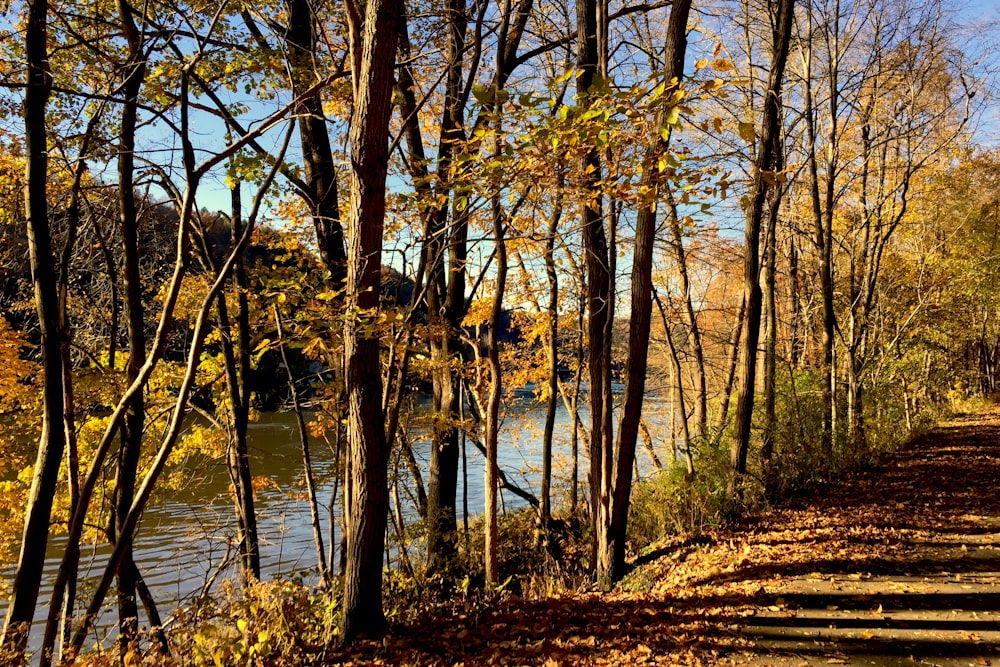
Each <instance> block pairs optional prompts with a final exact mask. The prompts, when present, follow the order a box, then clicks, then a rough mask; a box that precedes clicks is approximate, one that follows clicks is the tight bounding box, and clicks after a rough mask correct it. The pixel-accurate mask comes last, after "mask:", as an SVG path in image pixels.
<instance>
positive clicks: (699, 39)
mask: <svg viewBox="0 0 1000 667" xmlns="http://www.w3.org/2000/svg"><path fill="white" fill-rule="evenodd" d="M958 10H959V7H958V5H957V4H949V2H948V0H865V1H862V0H809V1H807V0H711V1H709V2H705V3H697V2H692V0H673V1H672V2H650V3H645V4H630V3H628V2H622V3H619V2H610V0H576V2H573V3H559V2H557V3H540V2H535V0H502V1H498V2H496V3H493V2H489V1H488V0H471V2H467V1H466V0H445V2H442V3H437V4H435V3H427V2H420V1H418V0H410V1H409V2H404V0H370V1H369V2H365V3H359V2H356V1H355V0H347V1H346V2H344V3H325V2H323V1H322V0H319V1H314V2H308V1H307V0H281V1H279V2H275V3H269V4H258V5H254V6H249V5H245V4H242V3H228V2H214V1H212V0H209V1H207V2H193V3H191V2H189V3H180V4H178V3H173V2H169V1H166V2H165V1H163V0H152V1H151V2H147V3H144V4H135V3H131V2H129V0H115V2H111V3H104V4H100V3H97V4H94V3H89V4H88V3H83V2H54V3H50V2H48V0H25V1H23V2H15V3H13V4H11V6H10V9H9V10H8V11H7V12H6V14H5V15H4V19H3V23H0V84H2V85H0V90H2V93H0V147H2V152H0V172H2V174H3V178H2V180H0V235H2V236H0V239H2V243H0V252H2V253H3V262H2V265H0V281H2V294H0V313H2V317H0V447H2V451H3V456H2V460H3V461H4V463H3V478H2V481H0V548H2V549H4V550H5V552H6V553H8V555H9V557H8V562H10V563H12V564H13V563H14V562H15V559H16V570H15V569H14V567H13V565H12V567H11V568H10V569H9V570H10V573H11V576H9V577H6V579H7V580H9V590H5V591H4V592H5V593H9V596H10V607H9V610H8V613H7V616H6V622H5V626H4V630H3V638H2V652H3V655H4V656H5V657H6V658H8V659H10V660H14V661H18V662H24V661H26V660H27V659H28V656H29V654H30V655H31V656H32V658H31V659H32V660H36V659H37V660H38V662H39V664H41V665H49V664H52V663H58V664H69V663H71V662H73V661H74V660H75V659H76V658H77V656H78V655H79V654H80V652H81V651H82V650H83V649H84V647H85V644H87V642H88V641H92V639H88V637H90V636H92V635H91V632H92V629H93V625H94V624H95V623H96V622H98V619H99V617H100V615H101V613H102V611H103V610H105V608H106V607H109V606H110V605H112V604H113V605H114V606H115V607H116V613H117V637H118V640H117V641H116V642H115V646H116V647H117V648H116V649H115V650H116V651H117V653H116V655H117V656H118V657H119V658H120V660H122V661H124V662H127V661H128V660H134V659H138V658H137V656H140V655H147V656H152V655H160V654H169V653H170V652H171V651H172V650H173V649H172V648H171V647H172V641H173V640H172V639H171V636H170V633H171V632H176V633H183V632H185V631H189V630H190V627H198V626H197V624H198V622H200V621H199V618H198V616H197V614H192V615H191V616H190V617H189V622H190V623H191V624H192V626H190V627H187V628H186V629H182V630H176V629H168V627H176V626H181V627H182V628H183V627H184V626H183V622H182V621H177V620H176V618H175V620H174V621H171V622H166V620H167V619H166V618H165V617H164V616H162V614H163V612H165V611H166V612H171V611H172V610H162V609H158V606H157V600H156V599H155V596H154V594H153V592H151V591H150V589H149V587H148V586H147V585H146V583H145V581H144V579H143V573H142V571H143V565H142V563H141V562H139V559H137V558H136V557H135V555H134V551H135V545H137V544H141V542H142V540H143V530H142V517H143V513H144V511H145V510H146V509H147V507H149V506H150V504H151V503H156V502H158V501H159V500H162V499H164V498H168V497H169V496H170V494H171V492H172V489H176V488H177V485H178V484H182V483H183V482H182V481H179V480H183V479H184V477H185V475H189V474H190V472H189V468H186V466H190V465H193V464H192V463H191V461H219V462H221V463H222V464H223V465H224V466H225V467H226V470H227V471H228V475H229V479H230V482H231V484H230V491H229V497H230V498H231V501H232V506H233V510H232V522H231V525H230V532H231V534H233V535H234V536H235V538H234V540H233V544H234V545H235V550H236V554H235V555H234V556H233V557H232V558H231V559H230V560H227V561H226V562H224V563H221V564H220V572H225V574H224V577H226V578H228V579H232V580H233V581H235V582H237V587H242V589H243V591H244V595H245V596H246V599H247V600H257V598H256V597H254V596H257V595H260V592H259V589H258V588H256V586H257V585H258V584H257V582H258V581H259V580H261V579H267V578H268V577H267V575H266V573H262V567H261V549H262V547H261V543H262V538H261V536H260V535H259V531H258V508H257V507H255V494H256V493H257V490H258V489H259V488H262V487H263V486H264V485H266V484H267V483H268V482H267V479H268V471H267V470H255V469H253V465H252V457H251V456H250V453H251V448H252V446H251V444H250V436H249V434H248V433H249V428H250V426H251V425H252V424H253V422H254V420H255V419H257V417H258V415H259V414H260V412H261V411H273V410H294V412H295V413H296V415H297V426H298V433H297V434H296V437H297V438H298V439H299V441H300V443H301V450H302V466H303V471H302V479H303V484H302V487H301V491H298V490H296V491H295V492H296V493H303V494H305V496H306V497H307V498H308V500H309V502H310V506H311V529H312V534H313V535H314V541H315V544H316V550H315V556H314V557H315V559H316V569H315V571H314V572H312V573H311V574H315V575H316V576H315V577H313V579H314V581H312V582H311V584H314V586H312V587H305V588H304V589H303V590H306V591H308V595H315V596H318V597H317V598H316V600H319V601H314V602H312V603H310V604H315V605H316V606H317V609H319V610H321V611H319V612H318V616H317V618H316V619H314V620H315V627H311V628H310V629H309V631H308V632H305V631H303V630H302V629H301V628H299V629H297V630H296V632H297V633H299V634H300V635H301V643H302V645H303V646H306V648H303V649H302V650H303V651H306V652H308V651H312V652H313V653H311V654H310V655H326V653H325V652H326V651H327V650H328V647H330V646H333V645H335V644H337V643H349V642H350V641H352V640H353V639H355V638H356V637H358V636H362V635H363V636H378V635H380V634H381V633H383V632H384V631H385V630H386V629H387V627H388V620H387V613H388V614H389V615H390V616H396V615H398V614H401V613H404V612H401V611H400V610H399V609H395V608H392V607H393V605H396V604H397V602H390V601H389V593H388V592H387V591H386V589H385V582H386V581H391V582H392V590H393V591H394V593H393V595H400V593H399V591H400V590H403V591H406V592H405V593H404V594H402V595H401V597H403V598H405V597H407V596H410V597H411V602H412V604H411V605H410V607H408V609H409V610H410V611H407V612H405V613H410V612H413V613H416V611H415V610H417V609H419V608H421V605H424V604H431V602H426V600H432V601H433V604H440V603H442V601H447V600H452V599H457V598H464V597H467V596H468V595H469V594H470V593H469V591H470V590H480V591H484V594H488V593H489V592H491V591H497V590H503V589H504V588H506V587H508V586H513V587H518V589H519V590H527V589H526V586H527V582H528V581H530V580H531V578H532V577H536V578H537V577H542V578H544V579H546V580H548V581H550V584H549V587H552V586H556V585H557V584H556V583H555V582H561V583H559V584H558V585H569V584H568V583H567V582H572V581H576V582H577V584H579V585H585V584H593V583H596V585H597V586H599V587H601V588H604V589H606V588H609V587H611V586H613V585H614V584H615V582H617V581H618V580H620V579H621V577H622V576H623V575H624V574H625V573H626V572H627V570H628V560H629V558H631V557H633V556H634V555H635V554H636V553H638V552H639V551H640V550H641V549H643V548H644V547H646V546H647V545H648V544H649V543H651V542H653V541H655V540H657V539H659V538H661V537H663V535H664V534H666V533H667V532H671V531H672V532H680V533H697V532H698V531H699V530H700V529H702V528H703V527H705V526H706V525H708V524H714V523H717V522H719V521H723V520H725V519H727V518H732V517H734V516H737V515H739V514H740V513H741V512H743V511H745V510H747V509H750V508H754V507H759V506H762V505H765V504H767V503H773V502H777V501H779V500H780V499H781V498H783V497H786V496H787V495H788V494H789V493H792V492H794V491H796V490H799V489H802V488H806V487H809V486H810V485H813V484H815V483H817V482H828V481H830V480H834V479H837V478H838V477H839V476H840V475H841V474H843V473H844V472H845V471H847V470H850V469H854V468H857V467H859V466H862V465H864V464H866V463H868V462H870V461H873V460H876V459H877V458H878V457H879V456H880V455H882V454H884V453H886V452H889V451H892V450H893V448H894V447H896V446H897V445H899V444H900V443H902V442H903V441H905V440H906V439H907V438H908V437H909V435H910V434H911V433H912V432H914V431H915V430H916V429H919V428H920V427H921V426H922V425H924V424H926V423H927V422H928V420H932V419H933V418H934V417H935V415H937V414H939V413H940V412H941V411H942V410H944V409H947V408H949V407H954V406H955V405H958V404H959V403H961V402H962V401H965V400H968V399H970V398H974V397H990V396H993V395H994V394H995V393H996V392H997V389H998V386H997V385H998V382H1000V281H998V280H997V278H996V276H997V275H998V268H1000V259H998V253H997V247H996V246H997V243H998V232H1000V189H998V185H1000V151H998V150H997V149H996V148H994V147H993V144H992V143H991V141H992V140H991V136H992V135H991V133H992V132H994V131H995V128H994V126H993V123H994V122H995V121H994V116H995V109H994V107H993V106H991V105H993V104H994V102H995V93H996V92H997V91H996V79H995V71H994V68H993V67H994V65H995V63H994V62H993V60H991V58H992V57H993V56H992V51H991V50H992V49H993V43H994V40H995V34H996V33H995V26H993V25H991V24H988V23H986V22H985V21H984V20H983V19H982V17H975V16H969V15H963V14H961V13H959V11H958ZM525 389H527V390H530V391H531V393H532V398H531V399H530V400H531V401H532V402H533V404H536V405H538V406H540V407H542V408H543V413H544V417H543V418H542V420H541V426H540V432H539V433H537V434H535V435H534V438H535V439H536V440H537V445H538V448H539V449H540V451H541V454H540V460H541V463H540V466H539V467H540V470H539V471H538V483H537V485H534V484H532V485H531V486H530V488H525V487H523V486H522V485H520V484H519V483H518V482H516V481H514V480H512V479H511V476H510V475H509V471H506V472H505V471H504V470H503V469H502V468H501V467H500V465H499V462H498V461H499V458H498V457H499V453H500V452H502V451H504V449H505V448H509V447H512V446H513V445H512V443H510V442H506V441H505V438H504V430H503V423H504V420H505V419H506V418H507V415H509V414H510V413H511V412H512V411H514V410H515V409H516V408H515V406H516V405H518V400H519V399H518V394H519V393H523V392H524V390H525ZM421 397H427V400H428V402H429V404H430V405H429V407H427V406H423V407H421V405H420V401H419V399H420V398H421ZM654 400H655V402H656V403H657V405H659V406H661V409H662V406H664V405H665V406H667V407H666V409H667V410H668V416H667V417H663V418H660V420H659V422H658V426H651V423H652V421H651V420H652V417H651V414H652V408H651V407H650V405H651V402H652V401H654ZM560 410H564V411H565V413H566V414H567V415H568V419H569V426H568V427H564V426H565V425H559V424H557V412H558V411H560ZM558 431H563V432H561V433H560V432H558ZM560 438H563V441H568V442H569V443H570V444H569V446H570V447H571V451H572V455H571V456H570V457H569V460H568V461H564V460H560V459H558V458H557V457H556V456H554V454H553V443H555V442H557V441H559V440H560ZM421 439H427V440H429V441H430V444H429V447H428V449H429V456H428V460H427V461H422V460H420V457H419V456H418V455H417V454H415V451H416V447H415V443H416V442H418V441H420V440H421ZM320 443H322V446H319V444H320ZM469 445H471V446H472V447H474V448H477V449H479V450H481V451H482V452H483V456H484V460H485V469H484V470H483V471H482V472H483V476H484V477H483V478H484V480H485V481H484V487H483V488H484V496H485V502H484V506H483V507H481V508H478V507H477V508H467V507H464V506H463V503H462V501H461V497H460V493H459V492H460V489H466V491H465V493H467V488H468V485H469V477H470V475H477V474H478V471H475V470H472V471H470V470H469V467H468V461H469V456H467V450H468V451H469V452H471V451H472V448H471V447H469ZM640 457H644V458H642V460H643V461H645V460H646V459H649V461H650V462H651V464H650V465H651V466H652V467H653V469H654V470H653V471H652V474H650V472H646V473H644V474H642V475H641V478H642V479H641V481H637V480H639V479H640V475H639V462H638V461H639V459H640ZM320 459H322V460H324V461H330V462H332V466H333V468H334V469H335V470H337V473H336V474H335V475H334V477H335V478H336V479H335V480H333V482H332V483H333V487H332V488H333V491H332V494H331V495H332V498H330V499H327V498H320V497H319V494H318V491H317V488H318V485H319V484H320V482H323V481H324V480H317V479H316V475H315V473H314V465H315V462H316V461H317V460H320ZM643 465H645V464H643ZM327 481H328V480H327ZM504 492H507V495H508V497H517V498H518V499H520V500H521V501H524V504H525V505H526V508H523V509H519V510H508V508H507V507H506V506H505V505H503V498H502V494H503V493H504ZM401 497H402V498H406V499H408V501H407V503H404V502H403V501H401ZM404 505H406V506H404ZM636 505H638V507H636ZM501 507H503V509H501ZM470 512H471V513H472V514H475V515H479V518H478V519H476V518H475V517H474V518H473V520H472V522H471V523H470V519H469V513H470ZM480 513H481V515H480ZM525 516H528V517H530V519H529V520H528V521H527V522H525V520H524V517H525ZM519 522H520V523H519ZM518 526H520V527H518ZM525 526H528V527H525ZM53 534H60V535H64V536H65V541H61V542H60V545H62V544H65V547H64V548H63V547H60V549H59V553H58V554H55V555H53V554H52V551H51V548H50V546H51V544H50V540H49V538H50V536H51V535H53ZM94 542H99V543H102V544H108V545H110V548H109V553H110V556H109V557H108V558H107V559H106V560H105V561H103V562H102V563H101V564H100V565H99V566H98V567H99V571H100V574H99V575H98V576H97V577H96V579H93V578H91V579H88V580H87V581H86V582H85V584H86V585H81V575H80V566H81V563H80V561H81V546H82V545H85V544H88V543H94ZM18 549H19V550H20V551H19V552H18V551H17V550H18ZM17 553H19V555H18V556H15V554H17ZM46 554H48V558H49V559H52V558H56V559H57V560H59V561H60V565H59V567H58V570H55V569H54V568H46ZM526 554H530V555H526ZM227 558H229V554H228V553H227ZM386 563H389V564H388V565H385V564H386ZM48 570H52V571H48ZM48 581H51V582H52V583H51V588H49V584H48V583H45V582H48ZM286 583H287V582H286ZM5 585H6V584H5ZM43 589H44V591H45V594H44V595H43V594H41V593H40V592H41V591H43ZM49 591H51V592H49ZM213 594H217V595H218V596H219V597H218V599H219V600H221V599H222V597H224V596H222V595H221V594H220V593H219V592H218V589H216V590H215V591H214V592H213ZM274 595H276V596H278V597H280V595H279V594H278V593H275V594H274ZM303 595H306V593H303ZM111 597H113V598H114V602H113V603H112V602H111V601H110V599H109V598H111ZM418 598H419V600H423V601H416V602H414V601H413V600H416V599H418ZM258 603H259V604H265V603H263V602H259V601H258V602H255V603H254V604H258ZM199 604H200V603H199ZM247 604H249V603H247ZM399 604H403V603H399ZM390 612H391V613H390ZM251 617H252V613H251V612H249V611H248V612H247V617H246V619H244V620H243V626H242V627H240V629H239V633H244V632H245V631H246V628H247V627H248V625H247V624H248V623H249V622H250V621H251ZM206 618H207V617H206ZM202 620H204V619H202ZM255 622H256V621H255ZM33 624H35V628H36V629H35V630H32V626H33ZM43 624H44V631H42V630H41V629H40V628H41V627H42V625H43ZM254 627H256V626H254ZM261 631H262V632H266V633H269V632H270V631H271V628H267V627H264V628H262V630H261ZM33 634H37V635H38V639H37V640H36V639H31V637H32V636H33ZM199 636H201V635H199ZM268 636H269V637H270V635H268ZM258 639H259V637H258ZM206 641H208V640H206ZM224 643H225V642H223V640H219V646H221V645H223V644H224ZM230 644H231V642H230ZM276 645H277V644H275V642H274V641H270V643H269V640H268V639H267V638H265V639H263V640H259V641H258V642H257V644H255V645H254V646H256V650H257V651H258V652H259V653H260V652H264V651H266V650H272V651H274V650H277V649H275V648H274V647H275V646H276ZM241 646H243V645H242V644H241ZM247 646H249V644H248V645H247ZM247 646H244V648H247ZM266 646H270V647H271V648H270V649H267V648H266ZM216 649H218V650H222V649H219V647H218V646H214V645H211V642H209V645H208V647H207V648H205V647H202V648H199V649H198V650H199V651H202V652H203V653H204V655H202V653H197V652H196V653H195V654H192V656H189V657H190V658H191V659H192V660H195V661H198V660H202V661H203V662H204V664H212V661H213V660H216V661H217V660H218V659H220V658H218V654H214V653H212V651H215V650H216ZM225 650H226V651H230V652H231V651H233V650H235V649H234V648H233V646H232V645H228V646H227V647H226V648H225ZM247 650H249V648H247ZM296 650H298V649H296ZM261 654H263V653H261ZM225 655H227V656H232V655H235V654H232V653H226V654H225ZM248 655H249V654H248ZM130 656H131V657H130ZM223 659H225V658H223ZM234 659H235V658H234ZM286 659H288V660H290V661H293V662H294V660H296V658H293V657H288V656H286ZM289 664H292V662H290V663H289ZM295 664H297V663H295Z"/></svg>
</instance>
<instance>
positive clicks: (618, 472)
mask: <svg viewBox="0 0 1000 667" xmlns="http://www.w3.org/2000/svg"><path fill="white" fill-rule="evenodd" d="M690 9H691V1H690V0H676V1H675V2H674V5H673V8H672V9H671V11H670V20H669V23H668V25H667V44H666V53H665V56H664V58H665V61H666V71H664V73H663V82H664V84H665V85H666V87H667V89H668V90H670V89H671V87H672V86H674V85H676V86H677V87H680V85H681V80H682V79H683V76H684V54H685V52H686V51H687V22H688V13H689V11H690ZM674 82H676V83H674ZM665 119H666V111H665V110H664V111H661V112H660V113H659V114H657V118H656V127H654V128H653V133H654V138H653V139H652V141H650V143H649V144H648V146H647V148H646V155H645V157H644V159H643V177H642V184H643V185H645V186H646V187H648V188H649V191H650V192H651V193H656V192H658V191H659V179H660V174H659V173H658V170H657V160H658V158H659V157H660V156H662V155H664V154H665V153H666V152H667V151H669V150H670V134H669V129H668V131H667V132H668V133H667V135H666V137H664V133H663V128H664V124H665ZM654 196H655V195H654ZM655 236H656V203H655V199H654V200H653V201H651V202H649V203H647V204H645V205H643V206H642V207H641V208H640V209H639V213H638V216H637V218H636V225H635V248H634V249H633V253H632V309H631V310H632V315H631V318H630V321H629V337H628V360H627V361H626V376H625V402H624V405H623V406H622V419H621V426H620V428H619V429H618V456H617V459H616V461H615V480H614V490H613V497H612V501H611V525H610V526H609V527H608V538H607V539H608V542H609V544H610V547H609V551H610V555H611V561H610V563H607V564H606V563H605V562H604V561H603V560H602V559H601V558H599V559H598V571H597V576H598V580H605V579H608V578H610V579H611V580H612V581H616V580H618V579H620V578H621V577H622V576H624V574H625V540H626V530H627V527H628V509H629V502H630V499H631V496H632V468H633V466H634V464H635V447H636V442H637V438H638V434H639V422H640V421H641V420H642V402H643V397H644V394H645V387H646V361H647V358H648V355H649V332H650V323H651V321H652V310H653V241H654V239H655ZM609 289H610V285H609ZM685 296H686V297H687V299H688V301H689V302H690V293H687V294H686V295H685ZM610 342H611V341H610V340H608V341H607V343H608V344H610ZM609 356H610V355H609ZM609 380H610V378H609ZM678 381H680V377H679V376H678ZM607 415H608V417H609V418H610V416H611V410H610V406H609V408H608V411H607ZM683 418H684V419H686V418H687V417H686V415H685V416H684V417H683ZM703 418H704V412H700V413H699V420H701V419H703ZM699 424H700V421H699ZM699 428H703V425H701V424H700V426H699ZM598 534H599V535H600V529H599V531H598ZM605 566H607V569H602V568H604V567H605Z"/></svg>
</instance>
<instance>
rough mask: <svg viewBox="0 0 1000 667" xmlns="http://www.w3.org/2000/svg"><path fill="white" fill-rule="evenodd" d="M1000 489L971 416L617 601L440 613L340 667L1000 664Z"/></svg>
mask: <svg viewBox="0 0 1000 667" xmlns="http://www.w3.org/2000/svg"><path fill="white" fill-rule="evenodd" d="M998 485H1000V413H996V412H994V413H991V414H986V415H971V416H965V417H957V418H954V419H952V420H950V421H948V422H945V423H942V424H941V425H940V426H938V427H937V428H935V429H933V430H932V431H930V432H929V433H928V434H927V435H925V436H923V437H921V438H919V439H917V440H915V441H914V442H912V443H911V444H909V445H908V446H907V447H905V448H904V449H903V450H901V451H900V452H898V453H897V454H896V455H895V456H893V457H892V458H891V459H890V460H888V461H887V462H886V463H885V464H884V465H882V466H880V467H878V468H876V469H872V470H868V471H865V472H863V473H860V474H857V475H855V476H852V477H851V478H850V479H848V480H845V481H844V482H842V483H839V484H836V485H830V486H827V487H824V488H822V489H819V490H818V491H816V492H815V493H814V494H812V495H810V496H809V497H802V498H798V499H794V500H793V501H791V502H790V503H788V504H786V505H785V506H783V507H781V508H778V509H774V510H772V511H769V512H766V513H762V514H758V515H755V516H752V517H749V518H748V519H746V520H745V521H744V522H743V523H742V524H741V525H739V526H733V527H730V528H727V529H724V530H721V529H720V530H716V531H713V532H710V533H708V534H706V535H703V536H701V537H699V538H698V539H696V540H686V541H680V540H678V541H676V542H673V543H665V544H664V545H662V546H661V547H660V548H658V549H657V550H656V551H655V552H653V553H651V554H649V555H646V556H644V557H642V558H640V559H639V563H637V565H636V568H635V570H634V571H633V572H632V573H631V574H630V575H629V576H628V577H627V578H626V580H625V582H624V584H623V585H622V586H621V587H620V588H619V589H616V590H615V591H614V592H611V593H598V592H589V593H574V594H561V595H557V596H553V597H550V598H545V599H540V600H524V599H518V598H508V599H502V600H500V601H499V602H497V603H496V604H495V605H493V606H492V607H491V608H489V609H484V610H481V611H477V612H467V613H463V612H455V613H454V614H453V615H451V616H441V615H438V616H436V617H429V618H427V619H425V620H423V621H420V622H419V623H417V624H415V625H411V626H407V627H403V628H398V629H397V630H396V631H395V632H393V633H392V634H391V635H390V636H389V637H387V638H386V639H385V640H383V641H381V642H379V643H367V642H366V643H362V644H361V645H359V646H357V647H356V648H355V649H354V650H353V651H352V652H351V654H350V655H346V656H344V655H342V656H340V660H342V661H346V662H348V663H351V662H354V663H355V664H387V665H449V666H450V665H456V664H464V665H545V666H546V667H555V666H557V665H563V666H569V665H622V664H647V665H658V664H668V665H831V664H835V665H948V666H951V665H997V666H1000V489H998ZM355 651H356V652H355Z"/></svg>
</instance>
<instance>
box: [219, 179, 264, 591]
mask: <svg viewBox="0 0 1000 667" xmlns="http://www.w3.org/2000/svg"><path fill="white" fill-rule="evenodd" d="M241 200H242V198H241V196H240V184H239V183H237V184H236V186H235V187H234V188H233V190H232V202H233V205H232V216H231V220H232V223H233V238H234V239H236V238H239V236H240V235H242V234H243V221H242V218H243V216H242V211H241V209H242V203H241ZM243 259H244V253H243V252H240V254H239V255H238V256H237V258H236V265H235V267H234V282H235V284H236V289H237V294H238V296H237V313H236V319H237V332H238V334H237V340H236V345H235V350H234V345H233V337H232V328H231V326H230V321H229V314H228V308H227V302H226V295H225V293H220V294H219V305H218V309H219V320H220V322H219V326H220V327H221V329H222V334H223V335H222V345H223V356H224V357H225V362H226V388H227V391H228V393H229V411H230V417H231V419H232V422H233V433H232V437H231V438H230V441H229V447H228V450H227V456H226V459H227V467H228V468H229V479H230V481H231V482H232V484H233V489H234V491H235V493H234V494H233V496H234V498H233V500H234V503H235V506H236V525H237V539H238V541H239V554H240V560H241V562H242V565H243V581H244V584H247V583H250V582H252V581H256V580H258V579H260V542H259V540H258V537H257V514H256V510H255V508H254V498H253V494H254V491H253V479H252V476H251V474H250V456H249V450H248V447H247V429H248V427H249V419H250V405H249V400H250V395H249V389H248V387H247V374H248V373H249V372H250V348H249V346H250V315H249V309H248V304H247V298H246V289H247V276H246V270H245V267H244V262H243Z"/></svg>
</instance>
